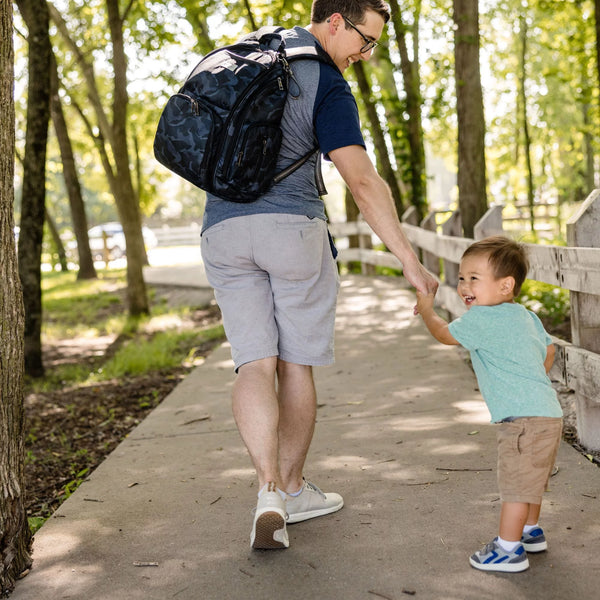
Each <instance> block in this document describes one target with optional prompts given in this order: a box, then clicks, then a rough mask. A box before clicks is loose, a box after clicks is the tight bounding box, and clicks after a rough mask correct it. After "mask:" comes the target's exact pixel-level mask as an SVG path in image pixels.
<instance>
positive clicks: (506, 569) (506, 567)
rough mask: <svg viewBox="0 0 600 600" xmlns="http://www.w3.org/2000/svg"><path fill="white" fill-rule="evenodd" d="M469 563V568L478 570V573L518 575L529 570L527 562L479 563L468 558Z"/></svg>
mask: <svg viewBox="0 0 600 600" xmlns="http://www.w3.org/2000/svg"><path fill="white" fill-rule="evenodd" d="M469 563H471V566H472V567H474V568H475V569H478V570H479V571H500V572H502V573H519V572H520V571H526V570H527V569H529V561H528V560H524V561H522V562H519V563H479V562H477V561H474V560H473V559H472V558H470V559H469Z"/></svg>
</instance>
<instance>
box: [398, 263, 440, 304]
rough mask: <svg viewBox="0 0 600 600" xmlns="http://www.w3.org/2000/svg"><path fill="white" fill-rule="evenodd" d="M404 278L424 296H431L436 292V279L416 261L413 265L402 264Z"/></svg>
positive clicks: (437, 284)
mask: <svg viewBox="0 0 600 600" xmlns="http://www.w3.org/2000/svg"><path fill="white" fill-rule="evenodd" d="M403 266H404V277H406V279H407V280H408V281H409V283H411V284H412V285H413V286H414V287H415V288H417V290H419V291H420V292H422V293H424V294H433V295H434V296H435V293H436V292H437V289H438V286H439V283H438V281H437V279H436V278H435V277H434V276H433V275H432V274H431V273H430V272H429V271H428V270H427V269H426V268H425V267H424V266H423V265H422V264H421V263H420V262H419V261H418V260H416V261H415V262H414V264H410V265H409V264H408V263H406V264H404V265H403Z"/></svg>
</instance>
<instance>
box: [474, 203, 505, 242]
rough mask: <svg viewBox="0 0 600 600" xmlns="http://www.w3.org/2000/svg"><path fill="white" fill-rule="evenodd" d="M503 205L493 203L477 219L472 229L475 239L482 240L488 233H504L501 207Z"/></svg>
mask: <svg viewBox="0 0 600 600" xmlns="http://www.w3.org/2000/svg"><path fill="white" fill-rule="evenodd" d="M503 208H504V206H502V205H501V204H495V205H494V206H490V207H489V208H488V209H487V211H486V213H485V215H483V217H481V219H479V221H477V223H476V224H475V227H474V229H473V235H474V236H475V239H476V240H482V239H483V238H486V237H489V236H490V235H500V234H502V233H504V227H503V225H502V209H503Z"/></svg>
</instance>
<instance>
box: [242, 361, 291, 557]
mask: <svg viewBox="0 0 600 600" xmlns="http://www.w3.org/2000/svg"><path fill="white" fill-rule="evenodd" d="M276 366H277V359H276V358H275V357H271V358H264V359H261V360H256V361H252V362H249V363H246V364H244V365H242V366H241V367H240V368H239V371H238V376H237V378H236V381H235V383H234V386H233V415H234V418H235V421H236V423H237V426H238V430H239V432H240V435H241V436H242V440H243V441H244V443H245V444H246V448H247V449H248V452H249V454H250V457H251V459H252V462H253V463H254V467H255V468H256V474H257V477H258V482H259V493H258V502H257V504H256V510H255V511H254V521H253V523H252V531H251V532H250V545H251V547H252V548H259V549H273V548H287V547H288V546H289V544H290V542H289V538H288V534H287V529H286V511H285V493H284V492H283V491H282V490H281V488H280V486H278V482H279V480H280V476H279V468H278V433H277V428H278V423H279V404H278V400H277V394H276V393H275V370H276Z"/></svg>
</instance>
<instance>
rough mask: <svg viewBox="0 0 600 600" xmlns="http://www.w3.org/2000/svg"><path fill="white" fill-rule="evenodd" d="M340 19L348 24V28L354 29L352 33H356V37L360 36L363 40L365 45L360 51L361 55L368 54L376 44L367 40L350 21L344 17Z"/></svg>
mask: <svg viewBox="0 0 600 600" xmlns="http://www.w3.org/2000/svg"><path fill="white" fill-rule="evenodd" d="M342 17H343V19H344V21H346V23H348V25H350V27H352V29H354V31H356V33H358V35H360V37H361V38H362V39H363V40H364V42H365V43H364V45H363V46H362V47H361V49H360V53H361V54H364V53H365V52H369V50H373V48H375V46H377V42H376V41H375V40H372V39H369V38H368V37H367V36H366V35H365V34H364V33H363V32H362V31H361V30H360V29H359V28H358V27H357V26H356V25H355V24H354V23H353V22H352V21H351V20H350V19H348V18H347V17H344V15H342Z"/></svg>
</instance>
